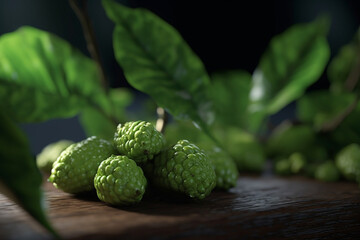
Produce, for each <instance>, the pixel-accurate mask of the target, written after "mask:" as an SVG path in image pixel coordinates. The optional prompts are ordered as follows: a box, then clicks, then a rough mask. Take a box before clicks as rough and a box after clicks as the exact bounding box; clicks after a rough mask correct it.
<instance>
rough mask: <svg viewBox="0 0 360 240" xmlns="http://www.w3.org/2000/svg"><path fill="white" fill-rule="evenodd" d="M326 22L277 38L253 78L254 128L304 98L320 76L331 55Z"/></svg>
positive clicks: (315, 22) (252, 109) (251, 107)
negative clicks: (306, 90)
mask: <svg viewBox="0 0 360 240" xmlns="http://www.w3.org/2000/svg"><path fill="white" fill-rule="evenodd" d="M327 30H328V21H327V19H324V18H320V19H318V20H316V21H314V22H311V23H307V24H298V25H295V26H293V27H291V28H289V29H288V30H286V31H285V32H284V33H282V34H280V35H278V36H275V37H274V38H273V39H272V40H271V41H270V44H269V47H268V49H267V50H266V51H265V53H264V55H263V56H262V57H261V60H260V63H259V65H258V67H257V69H256V70H255V71H254V74H253V83H252V88H251V92H250V106H249V111H250V112H251V113H252V114H255V115H258V119H257V121H256V122H255V124H254V126H253V128H254V129H256V128H258V127H259V126H260V124H261V122H262V120H263V118H264V117H266V116H267V115H271V114H274V113H276V112H278V111H279V110H281V109H282V108H283V107H285V106H286V105H287V104H289V103H290V102H292V101H293V100H296V99H297V98H299V97H301V96H302V94H303V93H304V91H305V89H306V88H307V87H308V86H310V85H311V84H313V83H314V82H315V81H317V80H318V78H319V77H320V76H321V74H322V72H323V70H324V68H325V66H326V64H327V62H328V59H329V55H330V50H329V46H328V43H327V41H326V38H325V35H326V32H327Z"/></svg>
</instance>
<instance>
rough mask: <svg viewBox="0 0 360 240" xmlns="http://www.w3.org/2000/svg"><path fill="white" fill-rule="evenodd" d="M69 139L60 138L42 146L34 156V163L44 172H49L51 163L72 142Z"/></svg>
mask: <svg viewBox="0 0 360 240" xmlns="http://www.w3.org/2000/svg"><path fill="white" fill-rule="evenodd" d="M73 143H74V142H73V141H70V140H60V141H57V142H54V143H51V144H49V145H47V146H46V147H44V148H43V150H42V151H41V152H40V153H39V154H38V155H37V156H36V165H37V166H38V168H39V169H40V170H41V171H42V172H44V173H48V174H49V173H50V172H51V168H52V165H53V163H54V162H55V161H56V159H57V158H58V157H59V156H60V154H61V152H62V151H64V150H65V149H66V148H67V147H68V146H70V145H71V144H73Z"/></svg>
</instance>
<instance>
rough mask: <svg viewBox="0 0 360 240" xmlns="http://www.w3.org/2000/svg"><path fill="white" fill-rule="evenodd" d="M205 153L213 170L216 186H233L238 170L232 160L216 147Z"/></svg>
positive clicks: (228, 187)
mask: <svg viewBox="0 0 360 240" xmlns="http://www.w3.org/2000/svg"><path fill="white" fill-rule="evenodd" d="M206 154H207V155H208V157H209V160H210V162H211V164H212V166H213V169H214V171H215V175H216V188H218V189H223V190H228V189H230V188H232V187H235V186H236V182H237V179H238V177H239V172H238V170H237V167H236V163H235V162H234V160H233V159H232V158H231V157H230V156H229V155H228V154H227V153H226V152H224V151H222V150H221V149H219V148H218V147H214V148H213V150H212V151H207V152H206Z"/></svg>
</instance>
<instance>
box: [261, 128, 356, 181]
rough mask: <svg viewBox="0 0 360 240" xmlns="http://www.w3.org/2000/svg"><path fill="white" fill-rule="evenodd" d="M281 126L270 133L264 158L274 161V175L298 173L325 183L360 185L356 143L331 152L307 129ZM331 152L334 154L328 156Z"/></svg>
mask: <svg viewBox="0 0 360 240" xmlns="http://www.w3.org/2000/svg"><path fill="white" fill-rule="evenodd" d="M282 127H283V128H282V129H280V128H279V129H278V131H277V132H276V133H275V134H273V136H272V137H271V138H270V139H269V141H268V143H267V146H266V150H267V155H268V157H269V158H271V159H274V160H275V163H274V169H275V173H277V174H279V175H292V174H300V175H301V174H302V175H306V176H308V177H312V178H315V179H318V180H321V181H325V182H335V181H338V180H340V179H341V178H344V179H346V180H349V181H357V182H358V183H360V146H359V145H358V144H356V143H353V144H350V145H347V146H345V147H343V148H340V149H339V150H336V149H335V150H333V149H330V147H328V148H325V147H324V146H322V145H321V144H323V143H322V142H321V139H319V138H317V137H316V135H315V134H314V132H313V130H312V129H311V128H309V127H307V126H304V125H299V126H290V125H284V126H282ZM331 150H332V151H333V152H334V153H332V154H329V152H330V151H331ZM332 159H334V160H332Z"/></svg>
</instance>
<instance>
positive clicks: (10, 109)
mask: <svg viewBox="0 0 360 240" xmlns="http://www.w3.org/2000/svg"><path fill="white" fill-rule="evenodd" d="M102 95H104V93H103V90H102V89H101V86H100V84H99V83H98V72H97V69H96V66H95V64H94V62H93V61H92V60H90V59H89V58H87V57H86V56H84V55H83V54H82V53H80V52H79V51H78V50H76V49H74V48H73V47H71V46H70V44H69V43H67V42H66V41H64V40H62V39H60V38H59V37H57V36H55V35H52V34H50V33H48V32H45V31H42V30H39V29H35V28H32V27H22V28H20V29H19V30H17V31H15V32H12V33H8V34H4V35H3V36H1V37H0V101H1V103H0V104H1V105H2V107H3V109H4V110H5V111H6V112H7V113H8V115H9V116H10V117H11V118H12V119H15V120H16V121H18V122H37V121H45V120H48V119H51V118H66V117H71V116H74V115H75V114H76V113H78V112H79V110H80V109H82V108H83V107H84V106H87V105H89V104H91V105H96V104H98V103H97V102H98V99H97V98H98V97H99V98H103V96H102Z"/></svg>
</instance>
